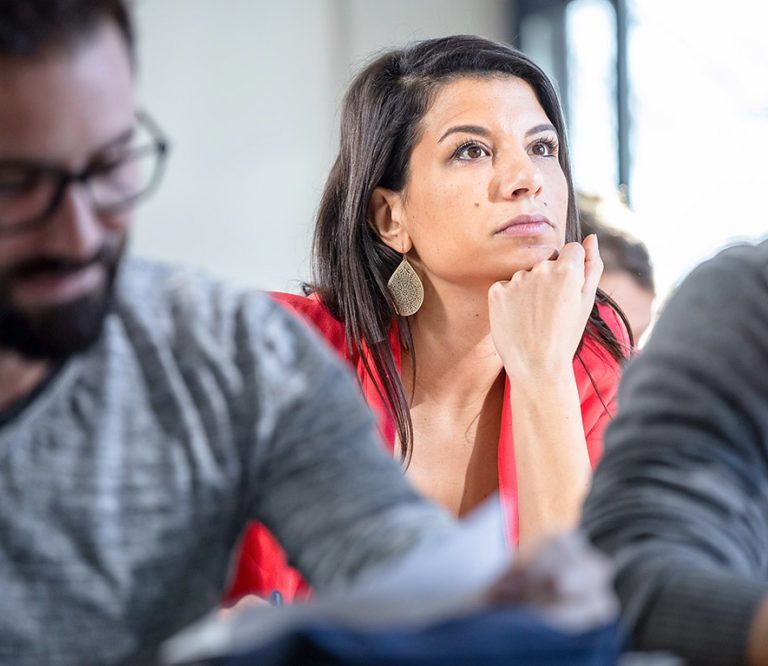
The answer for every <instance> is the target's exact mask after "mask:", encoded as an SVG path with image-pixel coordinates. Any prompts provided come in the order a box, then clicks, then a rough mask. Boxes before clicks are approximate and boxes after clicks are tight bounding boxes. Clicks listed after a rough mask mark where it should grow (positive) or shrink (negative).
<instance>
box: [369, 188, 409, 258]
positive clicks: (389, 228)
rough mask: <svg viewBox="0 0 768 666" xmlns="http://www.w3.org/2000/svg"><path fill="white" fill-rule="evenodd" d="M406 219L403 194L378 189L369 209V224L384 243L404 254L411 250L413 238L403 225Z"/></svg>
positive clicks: (372, 197) (374, 193)
mask: <svg viewBox="0 0 768 666" xmlns="http://www.w3.org/2000/svg"><path fill="white" fill-rule="evenodd" d="M404 219H405V214H404V207H403V195H402V193H401V192H395V191H394V190H388V189H387V188H386V187H377V188H376V189H375V190H374V191H373V195H372V196H371V203H370V205H369V207H368V223H369V224H370V225H371V226H372V227H373V230H374V231H375V232H376V233H377V234H378V236H379V238H381V240H382V241H383V242H384V243H386V244H387V245H388V246H389V247H391V248H392V249H393V250H395V251H396V252H401V253H403V254H405V253H406V252H408V250H410V249H411V237H410V236H409V234H408V231H407V229H406V228H405V225H404V224H403V222H404Z"/></svg>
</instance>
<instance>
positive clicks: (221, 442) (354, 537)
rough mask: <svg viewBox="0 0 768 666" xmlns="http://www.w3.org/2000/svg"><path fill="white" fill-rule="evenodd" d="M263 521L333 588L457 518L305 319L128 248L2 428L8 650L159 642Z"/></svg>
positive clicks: (1, 557)
mask: <svg viewBox="0 0 768 666" xmlns="http://www.w3.org/2000/svg"><path fill="white" fill-rule="evenodd" d="M254 518H255V519H260V520H262V521H263V522H264V523H265V524H266V525H267V526H268V527H269V528H270V529H271V530H272V531H273V532H274V533H275V534H276V536H277V537H278V539H279V540H280V541H281V542H282V543H283V544H284V546H285V548H286V550H287V552H288V554H289V557H290V558H291V560H292V563H293V564H295V565H296V566H297V567H298V568H299V569H301V570H302V571H303V572H304V573H305V575H306V576H307V577H308V579H309V580H310V582H312V583H313V584H314V585H316V586H320V587H322V586H323V585H327V584H329V583H332V582H337V581H341V580H348V579H351V578H352V577H354V576H355V575H356V574H357V573H358V572H360V571H362V570H364V569H365V568H367V567H369V566H371V565H373V564H377V563H380V562H382V561H384V560H386V559H387V558H390V557H395V556H397V555H398V554H399V553H402V552H404V551H406V550H408V549H409V548H410V547H411V546H412V545H413V544H415V543H416V542H420V541H424V540H426V539H430V538H434V539H439V538H443V537H445V536H447V535H449V534H450V533H451V532H452V530H453V529H454V527H453V524H452V521H450V519H449V518H448V517H447V516H446V515H445V514H444V513H443V512H442V511H440V510H438V509H437V508H436V507H434V506H432V505H430V504H428V503H427V502H426V501H424V500H422V499H420V498H419V497H418V496H417V495H416V494H415V493H414V492H413V491H412V490H411V488H410V486H409V485H408V484H407V483H406V482H405V481H404V479H403V478H402V475H401V473H400V470H399V468H398V466H397V465H396V464H395V463H394V462H393V461H392V460H391V458H389V457H388V456H387V455H386V454H385V453H384V452H383V449H382V447H381V445H380V443H379V441H378V437H377V434H376V430H375V426H374V422H373V419H372V417H371V415H370V414H369V412H368V409H367V408H366V407H365V406H364V405H363V403H362V400H361V398H360V395H359V391H358V389H357V387H356V386H355V383H354V381H353V380H352V379H351V378H350V376H348V374H347V372H346V370H345V369H343V368H342V367H341V366H340V365H339V363H338V361H337V360H336V359H335V358H334V356H333V354H332V353H331V352H328V351H327V350H326V349H325V348H324V347H321V346H320V344H319V342H317V341H316V340H315V338H314V336H313V334H312V333H311V332H309V331H308V329H307V328H306V327H305V326H304V325H303V324H302V323H300V322H298V321H296V320H294V319H293V317H292V316H290V315H289V314H287V313H286V312H284V311H283V310H282V309H281V308H280V307H279V306H278V305H276V304H275V303H273V302H272V301H271V300H270V299H269V298H268V297H267V296H265V295H262V294H243V293H239V292H235V291H230V290H227V289H226V288H224V287H223V286H221V285H218V284H216V283H214V282H212V281H209V280H207V279H206V278H204V277H201V276H199V275H196V274H192V273H189V272H183V271H173V270H170V269H167V268H163V267H160V266H157V265H153V264H148V263H143V262H136V261H128V262H126V265H125V266H124V267H123V269H122V272H121V275H120V278H119V282H118V288H117V305H116V309H115V311H114V313H113V314H111V315H110V316H109V317H108V319H107V321H106V326H105V330H104V333H103V335H102V336H101V339H100V340H99V341H98V343H97V344H96V345H95V346H94V347H93V348H92V349H91V350H89V351H88V352H87V353H85V354H82V355H80V356H78V357H75V358H73V359H72V360H71V361H69V362H68V363H66V364H65V365H64V367H63V368H61V369H60V370H59V372H58V373H57V374H56V376H55V377H54V378H53V379H52V380H51V381H50V382H49V383H48V384H47V385H46V386H45V387H44V389H43V390H42V391H41V393H40V394H39V395H37V396H36V397H35V398H34V400H33V401H32V402H31V404H29V405H27V406H26V407H25V408H24V409H23V410H22V411H21V413H19V414H16V415H15V416H14V417H13V418H11V419H10V420H9V421H8V422H7V423H5V424H4V425H3V426H2V427H1V428H0V663H2V664H14V666H16V665H23V664H35V665H36V666H39V665H40V664H57V666H66V665H67V664H78V665H84V664H90V663H94V664H108V663H114V662H117V661H120V660H122V659H125V658H127V657H130V656H131V655H135V654H136V653H137V652H139V651H144V650H147V649H150V648H152V646H153V645H156V644H157V642H158V641H160V640H162V639H163V638H165V637H167V636H168V635H169V634H171V633H173V632H174V631H176V630H178V629H179V628H181V627H182V626H184V625H186V624H187V623H189V622H190V621H192V620H194V619H196V618H198V617H199V616H201V615H202V614H203V613H205V612H207V611H209V610H210V609H211V608H213V607H215V605H216V603H217V601H218V600H219V598H220V596H221V594H222V591H223V589H224V586H225V583H226V579H227V575H228V572H229V568H230V564H231V559H232V554H233V549H234V548H235V546H236V542H237V539H238V537H239V535H240V533H241V531H242V530H243V528H244V526H245V525H246V522H247V521H248V520H249V519H254Z"/></svg>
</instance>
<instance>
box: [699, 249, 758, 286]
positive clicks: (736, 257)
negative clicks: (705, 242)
mask: <svg viewBox="0 0 768 666" xmlns="http://www.w3.org/2000/svg"><path fill="white" fill-rule="evenodd" d="M766 278H768V240H763V241H762V242H752V243H749V242H744V243H735V244H733V245H729V246H727V247H725V248H723V249H721V250H719V251H718V252H716V253H715V254H714V255H713V256H712V257H710V258H709V259H707V260H705V261H703V262H701V263H700V264H699V265H698V266H697V267H696V268H694V269H693V270H692V271H691V273H690V276H689V279H687V280H686V281H687V282H691V281H693V280H700V281H706V280H707V279H709V280H710V281H712V282H715V283H717V284H718V285H719V286H720V288H725V289H728V288H732V289H733V288H737V287H743V286H744V285H745V284H747V283H753V282H755V281H758V282H765V280H766Z"/></svg>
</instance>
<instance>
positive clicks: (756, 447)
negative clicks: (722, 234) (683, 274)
mask: <svg viewBox="0 0 768 666" xmlns="http://www.w3.org/2000/svg"><path fill="white" fill-rule="evenodd" d="M583 521H584V525H585V527H586V529H587V530H588V532H589V533H590V535H591V538H592V539H593V541H594V542H595V543H596V544H597V545H598V546H599V547H600V548H602V549H604V550H605V551H607V552H608V553H610V554H611V555H613V556H614V557H615V559H616V563H617V566H618V571H617V578H616V586H617V590H618V593H619V596H620V597H621V600H622V604H623V607H624V616H625V618H626V621H627V622H628V624H629V626H630V627H631V628H632V629H633V630H634V635H635V641H636V647H638V648H643V649H658V650H670V651H674V652H676V653H678V654H680V655H682V656H684V657H686V658H687V659H688V660H690V663H694V664H695V663H701V664H711V663H712V664H714V663H719V664H737V663H741V662H742V661H743V660H744V658H745V647H746V639H747V632H748V631H749V626H750V621H751V616H752V614H753V613H754V611H755V609H756V606H757V605H758V604H759V602H760V600H761V598H763V597H764V595H766V594H768V244H767V243H763V244H760V245H757V246H752V245H748V246H737V247H734V248H730V249H728V250H726V251H724V252H722V253H721V254H720V255H718V256H717V257H715V258H714V259H712V260H710V261H708V262H706V263H704V264H703V265H702V266H700V267H699V268H697V269H696V270H695V271H693V273H692V274H691V275H690V276H689V277H688V278H687V279H686V280H685V282H684V283H683V285H682V286H681V287H680V288H679V289H678V290H677V292H676V293H675V295H674V296H673V298H672V299H671V300H670V302H669V303H668V304H667V305H666V306H665V308H664V311H663V312H662V315H661V319H660V321H659V323H658V325H657V326H656V329H655V330H654V332H653V334H652V336H651V338H650V340H649V342H648V344H647V346H646V347H645V349H644V350H643V352H642V353H641V355H640V357H639V358H638V359H636V360H635V361H633V362H632V363H631V364H630V367H629V368H628V369H627V371H626V373H625V374H624V378H623V380H622V383H621V386H620V389H619V395H618V416H617V417H616V419H615V420H614V421H613V422H612V423H611V424H610V425H609V426H608V428H607V430H606V435H605V455H604V457H603V460H602V461H601V463H600V465H599V466H598V468H597V470H596V473H595V476H594V481H593V486H592V490H591V492H590V495H589V497H588V499H587V502H586V505H585V508H584V519H583ZM766 640H768V637H766Z"/></svg>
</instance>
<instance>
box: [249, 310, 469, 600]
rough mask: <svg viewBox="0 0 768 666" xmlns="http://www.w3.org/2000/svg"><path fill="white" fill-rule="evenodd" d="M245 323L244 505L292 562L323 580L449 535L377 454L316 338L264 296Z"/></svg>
mask: <svg viewBox="0 0 768 666" xmlns="http://www.w3.org/2000/svg"><path fill="white" fill-rule="evenodd" d="M254 330H255V331H256V333H255V339H256V342H255V343H254V342H253V341H250V342H249V344H253V345H254V347H253V349H252V352H251V353H252V354H253V358H252V362H253V364H254V367H255V368H256V374H255V376H254V378H253V384H254V386H255V389H254V390H255V392H256V399H255V402H256V403H257V408H258V421H257V423H256V424H255V432H254V440H255V445H254V446H253V447H252V448H251V449H250V451H249V452H248V453H247V455H248V456H249V457H250V463H249V464H248V466H247V470H248V474H249V475H250V478H248V479H246V484H247V485H248V486H249V487H248V489H247V498H248V499H247V504H248V510H249V512H250V517H252V518H253V519H258V520H260V521H262V522H263V523H264V524H265V525H266V526H267V527H268V528H269V529H270V530H271V531H272V532H273V533H274V534H275V536H276V537H277V539H278V540H279V542H280V543H281V545H282V546H283V547H284V549H285V550H286V552H287V553H288V557H289V559H290V561H291V564H293V565H294V566H296V567H297V568H298V569H299V570H300V571H302V573H303V574H304V575H305V576H306V577H307V579H308V580H309V581H310V583H311V584H312V585H313V586H315V587H318V588H322V587H324V586H327V585H329V584H332V583H337V582H342V581H347V580H350V579H352V578H353V577H355V576H357V575H358V574H359V573H362V572H363V571H364V570H366V569H368V568H370V567H371V566H373V565H375V564H378V563H383V562H384V561H386V560H387V559H389V558H394V557H397V556H398V555H400V554H402V553H404V552H406V551H408V550H409V549H410V548H411V547H413V546H415V545H416V544H417V543H421V542H424V541H428V540H430V539H432V540H438V541H439V540H440V539H443V538H448V537H450V536H451V535H453V534H454V533H455V532H456V530H457V527H456V525H455V523H454V521H453V520H452V519H451V518H450V517H449V516H448V515H447V513H446V512H444V511H443V510H442V509H439V508H438V507H437V506H435V505H433V504H431V503H429V502H428V501H426V500H425V499H423V498H421V497H420V496H419V495H417V494H416V493H415V491H414V490H413V489H412V488H411V486H410V485H409V484H408V483H407V482H406V481H405V479H404V477H403V475H402V473H401V470H400V469H399V467H398V465H397V463H396V462H395V461H394V460H392V458H391V457H390V456H389V455H388V454H386V453H385V452H384V449H383V447H382V445H381V442H380V439H379V435H378V433H377V430H376V425H375V420H374V418H373V416H372V415H371V413H370V411H369V409H368V408H367V406H365V404H364V403H363V400H362V397H361V395H360V391H359V389H358V387H357V386H356V384H355V381H354V379H353V378H352V376H351V374H350V373H349V372H348V370H347V368H346V367H344V366H342V365H341V363H340V362H339V361H338V359H337V358H336V357H335V355H334V354H333V353H332V352H331V351H329V350H328V349H326V347H325V346H324V345H321V343H320V341H319V338H317V337H316V336H315V335H314V333H312V332H310V330H309V329H308V327H306V325H304V324H303V323H301V322H299V321H298V320H296V319H294V318H293V317H292V316H291V315H290V314H288V313H287V312H285V311H284V309H283V308H280V307H279V306H277V305H275V304H273V303H271V302H270V303H269V305H268V307H266V311H264V309H263V308H262V312H261V315H259V321H258V324H256V325H254Z"/></svg>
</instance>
